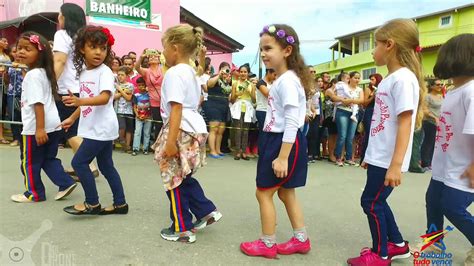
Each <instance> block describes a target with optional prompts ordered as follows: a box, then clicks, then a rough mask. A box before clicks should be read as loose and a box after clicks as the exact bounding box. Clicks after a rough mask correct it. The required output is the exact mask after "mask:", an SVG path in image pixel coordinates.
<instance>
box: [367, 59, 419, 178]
mask: <svg viewBox="0 0 474 266" xmlns="http://www.w3.org/2000/svg"><path fill="white" fill-rule="evenodd" d="M419 97H420V86H419V84H418V80H417V79H416V76H415V74H413V72H411V71H410V70H409V69H408V68H405V67H403V68H400V69H398V70H397V71H395V72H393V73H392V74H390V75H389V76H387V77H386V78H385V79H383V80H382V82H381V83H380V85H379V87H378V90H377V94H376V98H375V106H374V114H373V116H372V124H371V126H370V138H369V145H368V146H367V151H366V155H365V159H364V160H365V162H367V163H368V164H372V165H375V166H378V167H382V168H386V169H388V167H389V166H390V162H391V161H392V156H393V152H394V151H395V142H396V138H397V130H398V115H399V114H401V113H403V112H405V111H410V110H412V111H413V113H412V117H411V118H412V119H411V129H410V141H409V143H408V147H407V151H406V153H405V158H404V159H403V164H402V169H401V170H402V172H406V171H408V166H409V164H410V157H411V148H412V141H413V131H414V128H415V118H416V111H417V108H418V99H419Z"/></svg>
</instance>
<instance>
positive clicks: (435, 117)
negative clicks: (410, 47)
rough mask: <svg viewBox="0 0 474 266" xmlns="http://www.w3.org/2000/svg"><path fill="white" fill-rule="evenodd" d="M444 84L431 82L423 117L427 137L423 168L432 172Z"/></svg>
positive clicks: (423, 148)
mask: <svg viewBox="0 0 474 266" xmlns="http://www.w3.org/2000/svg"><path fill="white" fill-rule="evenodd" d="M442 88H443V83H441V80H439V79H434V80H430V81H429V93H428V94H427V95H426V96H425V106H426V107H427V108H425V116H424V117H423V127H422V128H423V132H424V134H425V137H424V139H423V143H422V144H421V167H423V168H425V169H424V170H431V159H432V158H433V152H434V147H435V138H436V126H437V124H438V122H439V116H440V110H441V104H442V103H443V92H442Z"/></svg>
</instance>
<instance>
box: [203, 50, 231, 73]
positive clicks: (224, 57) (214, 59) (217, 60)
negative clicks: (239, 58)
mask: <svg viewBox="0 0 474 266" xmlns="http://www.w3.org/2000/svg"><path fill="white" fill-rule="evenodd" d="M207 56H208V57H210V58H211V65H212V66H213V67H214V70H215V71H216V72H217V71H218V70H219V65H220V64H221V63H222V62H227V63H229V65H230V66H231V67H232V54H216V55H207Z"/></svg>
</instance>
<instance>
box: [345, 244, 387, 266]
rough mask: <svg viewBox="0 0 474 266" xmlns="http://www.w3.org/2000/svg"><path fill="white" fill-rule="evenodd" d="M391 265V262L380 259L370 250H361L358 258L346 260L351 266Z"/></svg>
mask: <svg viewBox="0 0 474 266" xmlns="http://www.w3.org/2000/svg"><path fill="white" fill-rule="evenodd" d="M391 263H392V260H390V259H386V260H384V259H382V258H381V257H380V256H379V255H377V254H376V253H374V252H372V250H371V249H370V248H363V249H362V250H361V252H360V256H359V257H356V258H350V259H348V260H347V264H349V265H351V266H387V265H390V264H391Z"/></svg>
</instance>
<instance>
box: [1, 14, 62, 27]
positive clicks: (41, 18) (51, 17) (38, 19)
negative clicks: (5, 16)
mask: <svg viewBox="0 0 474 266" xmlns="http://www.w3.org/2000/svg"><path fill="white" fill-rule="evenodd" d="M58 14H59V13H58V12H43V13H37V14H34V15H31V16H28V17H19V18H15V19H12V20H7V21H2V22H0V30H3V29H6V28H9V27H15V28H20V27H21V26H23V25H25V24H34V23H42V22H43V23H44V22H45V21H49V22H53V23H57V20H58Z"/></svg>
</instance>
